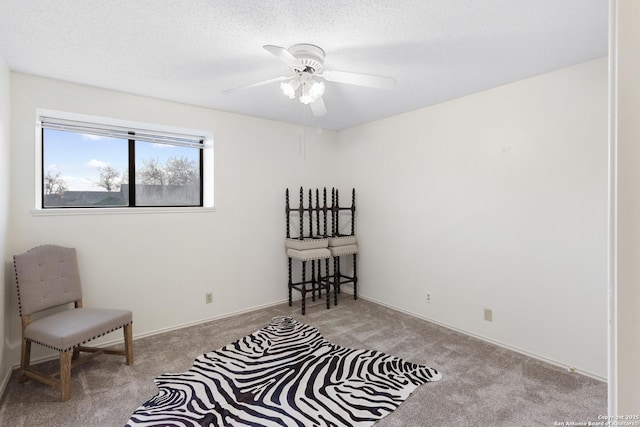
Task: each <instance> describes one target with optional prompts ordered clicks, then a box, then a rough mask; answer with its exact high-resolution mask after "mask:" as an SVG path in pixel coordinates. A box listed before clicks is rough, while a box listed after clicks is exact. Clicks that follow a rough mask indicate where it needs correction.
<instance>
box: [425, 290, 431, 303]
mask: <svg viewBox="0 0 640 427" xmlns="http://www.w3.org/2000/svg"><path fill="white" fill-rule="evenodd" d="M425 300H426V301H427V302H432V300H431V291H427V293H426V296H425Z"/></svg>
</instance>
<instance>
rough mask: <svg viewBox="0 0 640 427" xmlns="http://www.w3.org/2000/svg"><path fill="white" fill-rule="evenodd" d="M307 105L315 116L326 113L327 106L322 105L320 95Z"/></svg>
mask: <svg viewBox="0 0 640 427" xmlns="http://www.w3.org/2000/svg"><path fill="white" fill-rule="evenodd" d="M309 107H311V112H312V113H313V115H314V116H316V117H322V116H324V115H326V114H327V106H326V105H324V101H323V100H322V97H320V98H318V99H316V100H315V101H313V102H312V103H311V104H309Z"/></svg>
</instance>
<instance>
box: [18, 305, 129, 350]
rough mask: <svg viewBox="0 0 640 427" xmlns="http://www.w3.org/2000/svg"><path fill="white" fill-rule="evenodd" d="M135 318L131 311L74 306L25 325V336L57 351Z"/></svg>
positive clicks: (102, 333)
mask: <svg viewBox="0 0 640 427" xmlns="http://www.w3.org/2000/svg"><path fill="white" fill-rule="evenodd" d="M132 317H133V316H132V313H131V312H130V311H128V310H111V309H105V308H73V309H69V310H64V311H61V312H59V313H56V314H52V315H50V316H47V317H45V318H42V319H39V320H34V321H33V322H31V323H30V324H29V325H28V326H27V327H26V328H25V330H24V336H25V338H28V339H29V340H31V341H33V342H35V343H38V344H41V345H44V346H46V347H49V348H52V349H54V350H57V351H67V350H70V349H72V348H73V347H76V346H78V345H81V344H84V343H85V342H87V341H89V340H92V339H94V338H96V337H99V336H101V335H105V334H106V333H108V332H111V331H115V330H116V329H119V328H121V327H123V326H125V325H128V324H130V323H131V319H132Z"/></svg>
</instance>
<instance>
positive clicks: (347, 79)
mask: <svg viewBox="0 0 640 427" xmlns="http://www.w3.org/2000/svg"><path fill="white" fill-rule="evenodd" d="M316 75H317V76H318V77H322V78H323V79H325V80H327V81H329V82H336V83H346V84H350V85H357V86H366V87H373V88H376V89H386V90H389V89H393V88H394V87H395V85H396V80H395V79H394V78H393V77H385V76H373V75H370V74H360V73H350V72H347V71H334V70H325V71H324V72H322V74H316Z"/></svg>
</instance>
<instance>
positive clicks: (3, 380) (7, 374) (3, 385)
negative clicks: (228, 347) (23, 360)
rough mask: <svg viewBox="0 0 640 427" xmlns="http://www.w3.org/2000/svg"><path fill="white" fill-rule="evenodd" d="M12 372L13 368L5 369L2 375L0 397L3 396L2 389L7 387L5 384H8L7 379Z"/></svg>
mask: <svg viewBox="0 0 640 427" xmlns="http://www.w3.org/2000/svg"><path fill="white" fill-rule="evenodd" d="M12 373H13V368H11V367H10V368H9V369H7V371H6V372H5V373H4V376H3V377H2V382H0V398H2V396H4V391H5V390H6V389H7V384H9V379H11V374H12Z"/></svg>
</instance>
